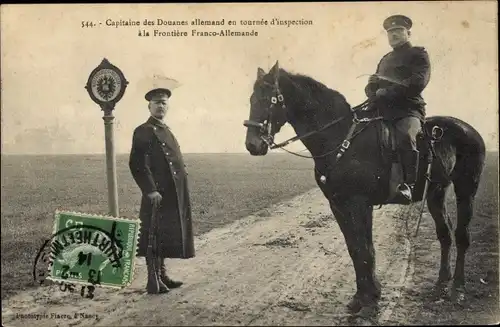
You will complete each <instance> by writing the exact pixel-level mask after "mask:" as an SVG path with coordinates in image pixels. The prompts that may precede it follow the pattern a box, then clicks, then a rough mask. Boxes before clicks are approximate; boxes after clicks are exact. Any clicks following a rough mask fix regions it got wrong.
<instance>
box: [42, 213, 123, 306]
mask: <svg viewBox="0 0 500 327" xmlns="http://www.w3.org/2000/svg"><path fill="white" fill-rule="evenodd" d="M117 225H118V224H117V222H114V223H113V225H112V228H111V231H108V230H106V229H103V228H101V227H97V226H92V225H84V224H80V225H74V226H69V227H65V228H62V229H60V230H58V231H57V232H56V233H54V234H53V235H52V236H51V237H50V238H49V239H47V240H45V242H44V243H43V244H42V247H41V248H40V249H39V251H38V253H37V255H36V257H35V261H34V266H33V280H34V281H35V283H37V284H39V285H43V284H45V283H46V280H49V281H54V282H59V287H60V289H61V291H70V292H74V291H76V286H75V284H81V285H82V288H81V290H80V293H81V295H82V296H84V293H85V286H87V290H88V294H90V295H91V297H90V298H92V297H93V294H92V293H93V290H94V288H95V285H103V284H110V282H109V279H110V277H112V276H109V270H111V271H112V272H113V273H114V274H116V273H117V272H119V271H120V270H122V269H123V268H124V267H123V264H122V259H124V258H125V257H128V254H125V253H126V252H125V251H124V250H125V248H124V243H123V241H122V240H121V236H122V231H121V230H119V229H117ZM87 297H89V296H87Z"/></svg>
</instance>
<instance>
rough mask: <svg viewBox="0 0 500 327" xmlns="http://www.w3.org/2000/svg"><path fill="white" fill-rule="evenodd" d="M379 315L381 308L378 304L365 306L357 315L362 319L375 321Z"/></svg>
mask: <svg viewBox="0 0 500 327" xmlns="http://www.w3.org/2000/svg"><path fill="white" fill-rule="evenodd" d="M378 313H379V307H378V305H377V304H375V303H372V304H370V305H366V306H363V307H362V308H361V310H359V311H358V312H357V313H356V314H355V315H356V317H358V318H361V319H368V320H370V319H373V318H375V317H376V316H377V315H378Z"/></svg>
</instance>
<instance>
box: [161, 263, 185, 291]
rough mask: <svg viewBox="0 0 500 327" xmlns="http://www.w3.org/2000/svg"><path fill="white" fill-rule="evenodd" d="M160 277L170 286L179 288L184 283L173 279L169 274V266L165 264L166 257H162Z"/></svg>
mask: <svg viewBox="0 0 500 327" xmlns="http://www.w3.org/2000/svg"><path fill="white" fill-rule="evenodd" d="M160 261H161V262H160V279H161V281H162V282H163V283H164V284H165V285H166V286H167V287H168V288H178V287H181V285H182V284H183V283H182V282H180V281H175V280H172V279H171V278H170V277H168V275H167V266H166V265H165V259H160Z"/></svg>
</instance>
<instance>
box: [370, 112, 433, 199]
mask: <svg viewBox="0 0 500 327" xmlns="http://www.w3.org/2000/svg"><path fill="white" fill-rule="evenodd" d="M375 126H376V127H375V128H376V129H377V135H378V137H377V144H378V146H379V148H380V157H381V160H382V165H383V167H384V169H383V171H384V173H383V176H380V178H379V181H380V183H381V185H380V189H381V190H385V191H384V192H381V198H380V199H379V201H378V202H379V203H381V204H404V203H403V202H401V200H398V199H397V197H396V195H397V187H398V185H399V184H400V183H402V182H403V176H404V175H403V166H402V164H401V160H400V154H399V151H398V149H397V141H396V131H395V127H394V125H393V124H392V122H390V121H384V120H379V121H377V122H376V125H375ZM426 130H427V128H425V126H423V127H422V130H421V131H420V132H419V133H418V134H417V148H418V150H419V165H418V175H417V176H419V178H418V182H417V185H416V186H415V189H414V190H413V194H412V198H413V202H416V201H420V200H421V198H422V190H423V185H422V184H423V183H422V180H423V179H422V178H420V177H421V176H423V174H424V173H425V172H426V170H427V160H426V159H427V155H428V151H429V149H430V140H431V136H430V135H428V134H427V132H426ZM424 182H425V181H424Z"/></svg>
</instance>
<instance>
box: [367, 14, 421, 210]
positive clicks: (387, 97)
mask: <svg viewBox="0 0 500 327" xmlns="http://www.w3.org/2000/svg"><path fill="white" fill-rule="evenodd" d="M411 26H412V21H411V19H410V18H408V17H406V16H403V15H394V16H390V17H388V18H387V19H386V20H385V21H384V23H383V27H384V29H385V30H386V31H387V36H388V39H389V44H390V46H391V47H392V48H393V51H391V52H389V53H388V54H386V55H385V56H384V57H383V58H382V59H381V60H380V62H379V64H378V67H377V71H376V73H375V75H372V76H370V79H369V80H368V85H367V86H366V88H365V93H366V95H367V97H368V98H369V99H370V100H372V104H374V106H376V107H377V109H379V110H380V112H381V113H382V115H383V116H384V118H385V119H387V120H390V121H393V123H394V125H395V129H396V132H397V143H398V150H399V153H400V158H401V163H402V166H403V173H404V183H402V184H400V185H399V187H398V192H399V194H400V195H402V196H403V197H404V199H405V200H406V201H407V203H411V201H412V191H413V187H414V185H415V183H416V180H417V171H418V150H417V141H416V139H417V134H418V132H419V131H420V130H421V128H422V125H423V123H424V120H425V105H426V103H425V102H424V100H423V98H422V95H421V93H422V91H423V90H424V89H425V87H426V86H427V84H428V83H429V79H430V62H429V56H428V54H427V51H426V50H425V49H424V48H423V47H415V46H412V44H411V43H410V42H409V38H410V34H411V32H410V28H411Z"/></svg>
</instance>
